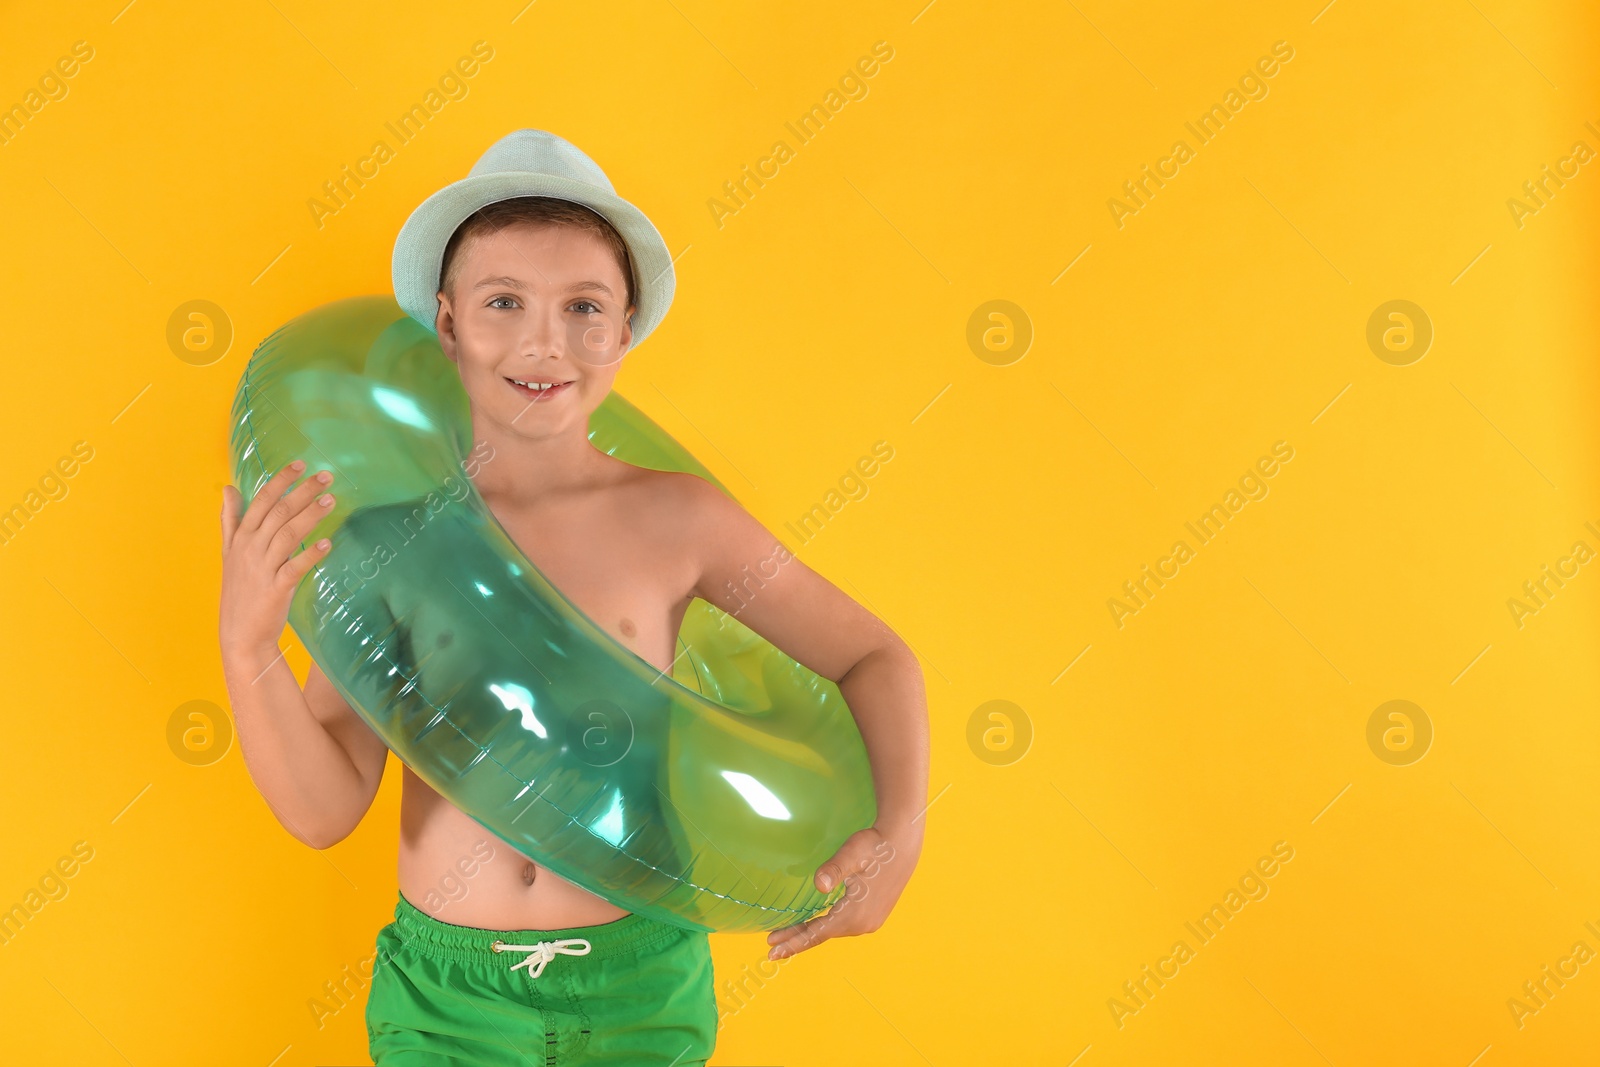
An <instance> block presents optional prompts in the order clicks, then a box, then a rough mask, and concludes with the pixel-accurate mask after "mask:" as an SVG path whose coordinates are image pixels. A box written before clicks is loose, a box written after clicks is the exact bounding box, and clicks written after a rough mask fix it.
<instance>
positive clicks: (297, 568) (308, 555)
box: [278, 537, 333, 588]
mask: <svg viewBox="0 0 1600 1067" xmlns="http://www.w3.org/2000/svg"><path fill="white" fill-rule="evenodd" d="M332 548H333V542H332V541H330V540H328V539H327V538H326V537H324V538H323V539H322V540H320V541H318V542H317V543H316V544H314V545H312V546H311V547H310V548H308V549H306V550H305V551H304V552H301V553H300V554H299V555H297V556H295V557H294V558H293V559H291V560H289V562H287V563H285V564H284V565H283V566H282V567H279V568H278V577H279V579H280V580H282V581H283V582H284V583H285V584H286V585H288V586H289V587H290V588H293V587H294V586H297V585H299V584H300V579H301V578H304V577H305V576H306V572H308V571H309V570H311V568H312V567H315V566H316V565H317V564H318V563H321V562H322V561H323V559H325V558H326V557H327V555H328V553H329V551H331V550H332Z"/></svg>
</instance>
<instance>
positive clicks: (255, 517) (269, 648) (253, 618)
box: [218, 459, 333, 661]
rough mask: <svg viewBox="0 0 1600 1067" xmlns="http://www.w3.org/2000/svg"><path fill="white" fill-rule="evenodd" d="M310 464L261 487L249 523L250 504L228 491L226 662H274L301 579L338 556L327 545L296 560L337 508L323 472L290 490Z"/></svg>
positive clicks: (329, 476)
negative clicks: (242, 509)
mask: <svg viewBox="0 0 1600 1067" xmlns="http://www.w3.org/2000/svg"><path fill="white" fill-rule="evenodd" d="M305 469H306V465H305V461H304V460H298V459H297V460H295V461H294V462H293V463H291V464H289V465H288V466H287V467H285V468H284V469H283V470H281V471H279V472H278V473H277V474H275V475H273V477H272V479H271V480H270V481H268V482H267V483H266V484H265V485H263V486H262V487H261V490H260V491H259V492H258V493H256V496H255V499H254V500H252V501H251V502H250V507H249V509H248V510H247V511H245V513H244V514H243V515H242V516H241V515H240V514H239V504H240V501H241V500H243V499H244V498H243V496H242V495H241V494H240V493H239V490H238V489H236V488H234V487H233V486H231V485H227V486H223V488H222V609H221V620H220V625H219V631H218V632H219V637H220V638H221V642H222V651H223V654H224V656H229V655H242V656H253V657H256V658H258V659H259V658H260V657H261V656H262V655H265V656H266V659H267V660H268V661H270V660H271V659H274V658H276V656H277V652H278V638H279V637H281V636H282V635H283V627H284V625H285V624H286V623H287V622H288V621H289V603H290V601H291V600H293V599H294V590H295V587H296V586H297V585H299V584H300V579H301V578H302V577H304V576H305V574H306V573H307V572H308V571H310V570H311V568H312V567H313V566H315V565H316V564H317V563H318V562H319V561H320V560H322V559H323V557H325V556H326V555H327V554H328V552H329V550H330V549H331V547H332V546H331V544H330V542H329V541H328V539H327V538H322V539H321V540H319V541H318V542H317V543H316V544H314V545H312V546H311V547H309V548H307V549H306V550H305V551H303V552H300V553H299V554H295V549H296V547H297V546H299V544H300V542H301V541H302V540H304V538H305V536H306V534H307V533H309V532H310V531H311V529H312V527H314V526H316V524H317V523H318V522H320V521H321V520H322V519H323V518H324V517H325V516H326V515H327V514H328V511H329V509H330V508H331V507H332V506H333V496H332V495H331V494H329V493H325V492H323V490H325V489H326V488H327V487H328V485H329V484H331V483H332V482H333V472H331V471H320V472H318V473H317V474H316V475H315V476H314V477H311V478H307V479H306V480H305V481H303V482H301V483H300V484H299V485H296V486H295V487H294V489H293V490H292V491H291V490H289V486H291V485H293V484H294V481H295V479H296V478H298V477H300V472H301V471H303V470H305Z"/></svg>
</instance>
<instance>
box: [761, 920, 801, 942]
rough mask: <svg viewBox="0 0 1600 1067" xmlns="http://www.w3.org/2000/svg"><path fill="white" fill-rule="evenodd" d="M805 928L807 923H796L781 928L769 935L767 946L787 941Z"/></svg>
mask: <svg viewBox="0 0 1600 1067" xmlns="http://www.w3.org/2000/svg"><path fill="white" fill-rule="evenodd" d="M805 928H806V924H805V923H795V924H794V925H793V926H784V927H780V928H779V929H777V930H774V931H772V933H770V934H768V935H767V944H769V945H776V944H777V943H778V942H779V941H787V940H788V939H789V938H791V937H793V936H794V935H795V934H797V933H799V932H800V931H801V930H804V929H805Z"/></svg>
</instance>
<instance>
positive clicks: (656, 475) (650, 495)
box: [618, 465, 747, 533]
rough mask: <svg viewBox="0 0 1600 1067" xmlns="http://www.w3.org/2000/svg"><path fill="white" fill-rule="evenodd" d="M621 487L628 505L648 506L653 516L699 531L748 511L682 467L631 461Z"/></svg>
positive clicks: (655, 518)
mask: <svg viewBox="0 0 1600 1067" xmlns="http://www.w3.org/2000/svg"><path fill="white" fill-rule="evenodd" d="M618 489H619V490H621V492H620V494H619V496H620V498H621V500H622V502H623V503H624V504H625V505H626V506H629V507H637V508H642V509H645V513H646V514H648V516H649V517H650V518H651V519H653V520H656V521H666V522H672V523H674V524H676V526H677V527H678V528H679V529H688V528H690V527H691V526H692V527H693V528H694V529H695V530H696V532H700V533H703V532H706V531H707V530H708V529H714V528H716V527H717V526H718V525H725V524H727V523H728V522H731V521H737V516H739V515H746V514H747V513H746V512H745V510H744V508H742V507H741V506H740V505H739V504H738V503H737V502H736V501H734V500H733V499H731V498H730V497H729V496H728V495H727V494H726V493H724V492H723V491H722V490H720V489H718V488H717V487H716V486H715V485H712V484H711V483H710V482H708V481H706V480H705V479H704V478H701V477H700V476H699V475H695V474H686V473H684V472H682V471H658V470H652V469H650V468H648V467H632V466H631V465H630V470H628V471H627V472H625V473H624V476H623V477H622V478H621V479H619V483H618Z"/></svg>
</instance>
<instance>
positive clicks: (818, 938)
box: [767, 920, 833, 960]
mask: <svg viewBox="0 0 1600 1067" xmlns="http://www.w3.org/2000/svg"><path fill="white" fill-rule="evenodd" d="M812 922H816V920H812ZM832 936H833V935H832V934H831V933H829V932H828V931H827V930H826V929H824V928H823V926H822V925H821V924H818V925H815V926H813V925H812V924H811V923H807V924H806V928H805V929H804V930H802V931H800V932H799V933H797V934H795V935H794V936H793V937H791V938H788V939H787V940H785V941H780V942H778V943H777V944H776V945H773V946H772V948H771V949H770V950H768V952H767V958H768V959H772V960H781V959H784V958H786V957H788V956H793V955H796V954H798V953H801V952H804V951H806V950H807V949H813V948H816V947H817V946H818V945H820V944H822V943H823V942H824V941H826V940H828V939H829V938H830V937H832Z"/></svg>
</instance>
